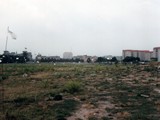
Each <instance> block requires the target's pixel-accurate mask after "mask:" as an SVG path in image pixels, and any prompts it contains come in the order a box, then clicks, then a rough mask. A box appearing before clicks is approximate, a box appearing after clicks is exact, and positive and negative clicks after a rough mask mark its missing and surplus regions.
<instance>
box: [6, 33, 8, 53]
mask: <svg viewBox="0 0 160 120" xmlns="http://www.w3.org/2000/svg"><path fill="white" fill-rule="evenodd" d="M7 44H8V34H7V37H6V46H5V51H7Z"/></svg>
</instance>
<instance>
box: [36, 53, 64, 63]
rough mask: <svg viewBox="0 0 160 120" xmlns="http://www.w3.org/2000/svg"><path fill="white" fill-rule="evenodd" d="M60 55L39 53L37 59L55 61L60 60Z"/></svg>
mask: <svg viewBox="0 0 160 120" xmlns="http://www.w3.org/2000/svg"><path fill="white" fill-rule="evenodd" d="M60 59H61V58H60V56H42V55H41V54H38V55H37V56H36V61H39V62H40V61H41V62H53V61H56V60H60Z"/></svg>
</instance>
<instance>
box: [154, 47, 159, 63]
mask: <svg viewBox="0 0 160 120" xmlns="http://www.w3.org/2000/svg"><path fill="white" fill-rule="evenodd" d="M153 58H156V59H157V61H158V62H160V47H154V48H153Z"/></svg>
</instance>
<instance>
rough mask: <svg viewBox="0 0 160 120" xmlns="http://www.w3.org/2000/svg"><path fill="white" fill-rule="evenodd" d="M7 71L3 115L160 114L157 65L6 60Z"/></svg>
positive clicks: (112, 117) (131, 117) (114, 118)
mask: <svg viewBox="0 0 160 120" xmlns="http://www.w3.org/2000/svg"><path fill="white" fill-rule="evenodd" d="M3 74H5V79H4V80H2V82H1V89H0V90H1V93H2V92H4V96H2V94H1V102H2V107H3V109H1V113H0V117H1V118H2V119H8V118H16V119H19V120H21V119H24V120H29V119H33V120H40V119H41V120H54V119H55V120H63V119H67V120H159V119H160V77H159V74H160V73H157V71H156V69H155V66H152V65H147V66H140V65H118V66H115V65H104V64H56V65H53V64H40V65H39V64H36V65H27V64H25V65H5V66H4V73H3ZM70 83H71V84H70ZM73 84H74V85H73ZM67 85H68V86H67ZM56 95H60V96H61V97H62V99H60V100H55V96H56ZM2 97H3V99H2Z"/></svg>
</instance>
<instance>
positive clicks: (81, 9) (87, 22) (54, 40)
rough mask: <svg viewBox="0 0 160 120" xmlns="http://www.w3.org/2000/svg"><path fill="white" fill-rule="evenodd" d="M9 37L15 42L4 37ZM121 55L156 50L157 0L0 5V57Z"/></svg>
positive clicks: (29, 0) (159, 39) (5, 0)
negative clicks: (125, 51)
mask: <svg viewBox="0 0 160 120" xmlns="http://www.w3.org/2000/svg"><path fill="white" fill-rule="evenodd" d="M8 26H9V30H10V31H12V32H14V33H15V34H16V36H17V39H16V40H14V39H12V38H11V36H10V34H8V32H7V27H8ZM6 36H8V46H7V50H8V51H12V52H18V53H21V52H22V51H23V50H25V48H27V50H28V51H31V52H32V54H33V55H37V54H38V53H40V54H42V55H48V56H54V55H59V56H62V55H63V52H72V53H73V55H85V54H87V55H92V56H93V55H96V56H105V55H113V56H119V55H122V50H123V49H140V50H152V49H153V47H157V46H160V1H159V0H0V54H2V53H3V51H4V49H5V43H6Z"/></svg>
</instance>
